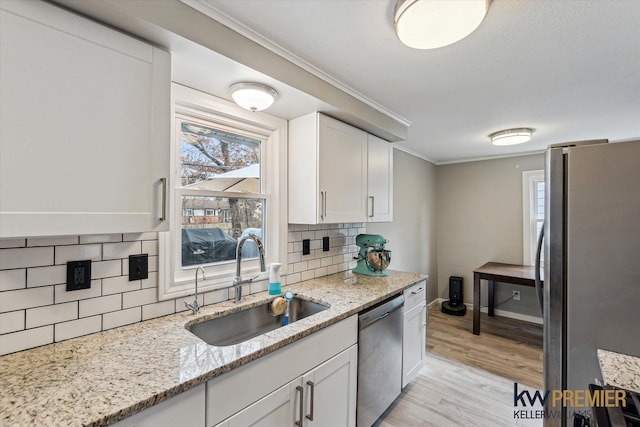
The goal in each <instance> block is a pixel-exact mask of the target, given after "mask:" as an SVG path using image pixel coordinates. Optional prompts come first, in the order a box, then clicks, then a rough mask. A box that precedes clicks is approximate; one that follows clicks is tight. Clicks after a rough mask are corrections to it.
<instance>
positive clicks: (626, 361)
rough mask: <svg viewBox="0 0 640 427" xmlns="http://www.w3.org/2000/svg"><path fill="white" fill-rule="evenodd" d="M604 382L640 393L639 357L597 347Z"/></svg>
mask: <svg viewBox="0 0 640 427" xmlns="http://www.w3.org/2000/svg"><path fill="white" fill-rule="evenodd" d="M598 361H599V362H600V371H602V379H603V381H604V382H605V384H608V385H612V386H614V387H619V388H624V389H626V390H631V391H635V392H636V393H640V357H635V356H629V355H626V354H621V353H615V352H613V351H607V350H601V349H598Z"/></svg>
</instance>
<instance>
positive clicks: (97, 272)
mask: <svg viewBox="0 0 640 427" xmlns="http://www.w3.org/2000/svg"><path fill="white" fill-rule="evenodd" d="M121 274H122V262H121V261H120V260H119V259H113V260H110V261H99V262H93V263H91V278H92V279H104V278H105V277H115V276H120V275H121Z"/></svg>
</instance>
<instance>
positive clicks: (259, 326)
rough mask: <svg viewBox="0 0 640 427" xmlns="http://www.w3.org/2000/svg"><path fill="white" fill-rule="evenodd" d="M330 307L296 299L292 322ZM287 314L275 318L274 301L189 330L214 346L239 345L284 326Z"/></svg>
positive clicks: (292, 308)
mask: <svg viewBox="0 0 640 427" xmlns="http://www.w3.org/2000/svg"><path fill="white" fill-rule="evenodd" d="M327 308H329V306H327V305H324V304H318V303H316V302H312V301H308V300H305V299H302V298H295V299H294V300H293V301H291V303H290V306H289V323H292V322H295V321H297V320H300V319H304V318H305V317H309V316H311V315H313V314H316V313H319V312H321V311H324V310H326V309H327ZM283 322H284V314H281V315H273V313H272V311H271V301H269V302H267V303H264V304H262V305H257V306H255V307H251V308H249V309H246V310H242V311H237V312H235V313H231V314H229V315H227V316H222V317H217V318H215V319H210V320H205V321H203V322H198V323H193V324H190V325H189V324H187V329H188V330H189V331H190V332H191V333H192V334H194V335H195V336H197V337H198V338H200V339H201V340H203V341H204V342H206V343H207V344H210V345H214V346H218V347H221V346H225V345H233V344H238V343H240V342H242V341H246V340H248V339H251V338H254V337H257V336H258V335H262V334H264V333H267V332H269V331H273V330H274V329H278V328H280V327H281V326H283Z"/></svg>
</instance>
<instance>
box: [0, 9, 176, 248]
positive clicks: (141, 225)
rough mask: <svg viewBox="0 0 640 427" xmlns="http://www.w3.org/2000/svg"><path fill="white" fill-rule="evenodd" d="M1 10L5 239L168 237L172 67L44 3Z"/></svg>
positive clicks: (1, 233) (164, 56) (147, 49)
mask: <svg viewBox="0 0 640 427" xmlns="http://www.w3.org/2000/svg"><path fill="white" fill-rule="evenodd" d="M1 9H2V10H1V11H0V13H1V24H0V31H1V34H0V49H1V51H2V55H0V68H1V69H2V73H0V110H1V111H2V114H1V115H0V206H1V212H0V238H3V237H24V236H46V235H63V234H95V233H123V232H141V231H161V230H166V229H167V228H168V221H166V220H165V221H163V220H161V218H165V219H166V215H165V214H163V212H166V209H163V201H164V202H165V205H164V206H166V200H165V197H164V196H163V193H162V191H163V189H164V188H163V187H164V185H163V181H162V179H163V178H166V177H167V174H168V171H169V163H168V160H169V143H170V111H171V109H170V107H171V106H170V80H171V75H170V74H171V73H170V70H171V64H170V55H169V54H168V53H167V52H165V51H162V50H160V49H157V48H155V47H153V46H150V45H148V44H146V43H144V42H142V41H140V40H137V39H134V38H131V37H129V36H126V35H124V34H122V33H119V32H117V31H114V30H112V29H109V28H107V27H104V26H101V25H99V24H96V23H95V22H93V21H90V20H87V19H85V18H82V17H80V16H78V15H75V14H73V13H70V12H67V11H65V10H62V9H60V8H58V7H56V6H53V5H51V4H48V3H45V2H35V1H28V2H25V1H12V0H6V1H3V2H2V3H1Z"/></svg>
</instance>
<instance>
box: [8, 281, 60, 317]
mask: <svg viewBox="0 0 640 427" xmlns="http://www.w3.org/2000/svg"><path fill="white" fill-rule="evenodd" d="M51 304H53V288H52V287H47V288H42V289H39V288H34V289H19V290H16V291H6V292H2V295H1V296H0V313H6V312H7V311H15V310H23V309H26V308H31V307H41V306H43V305H51Z"/></svg>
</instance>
